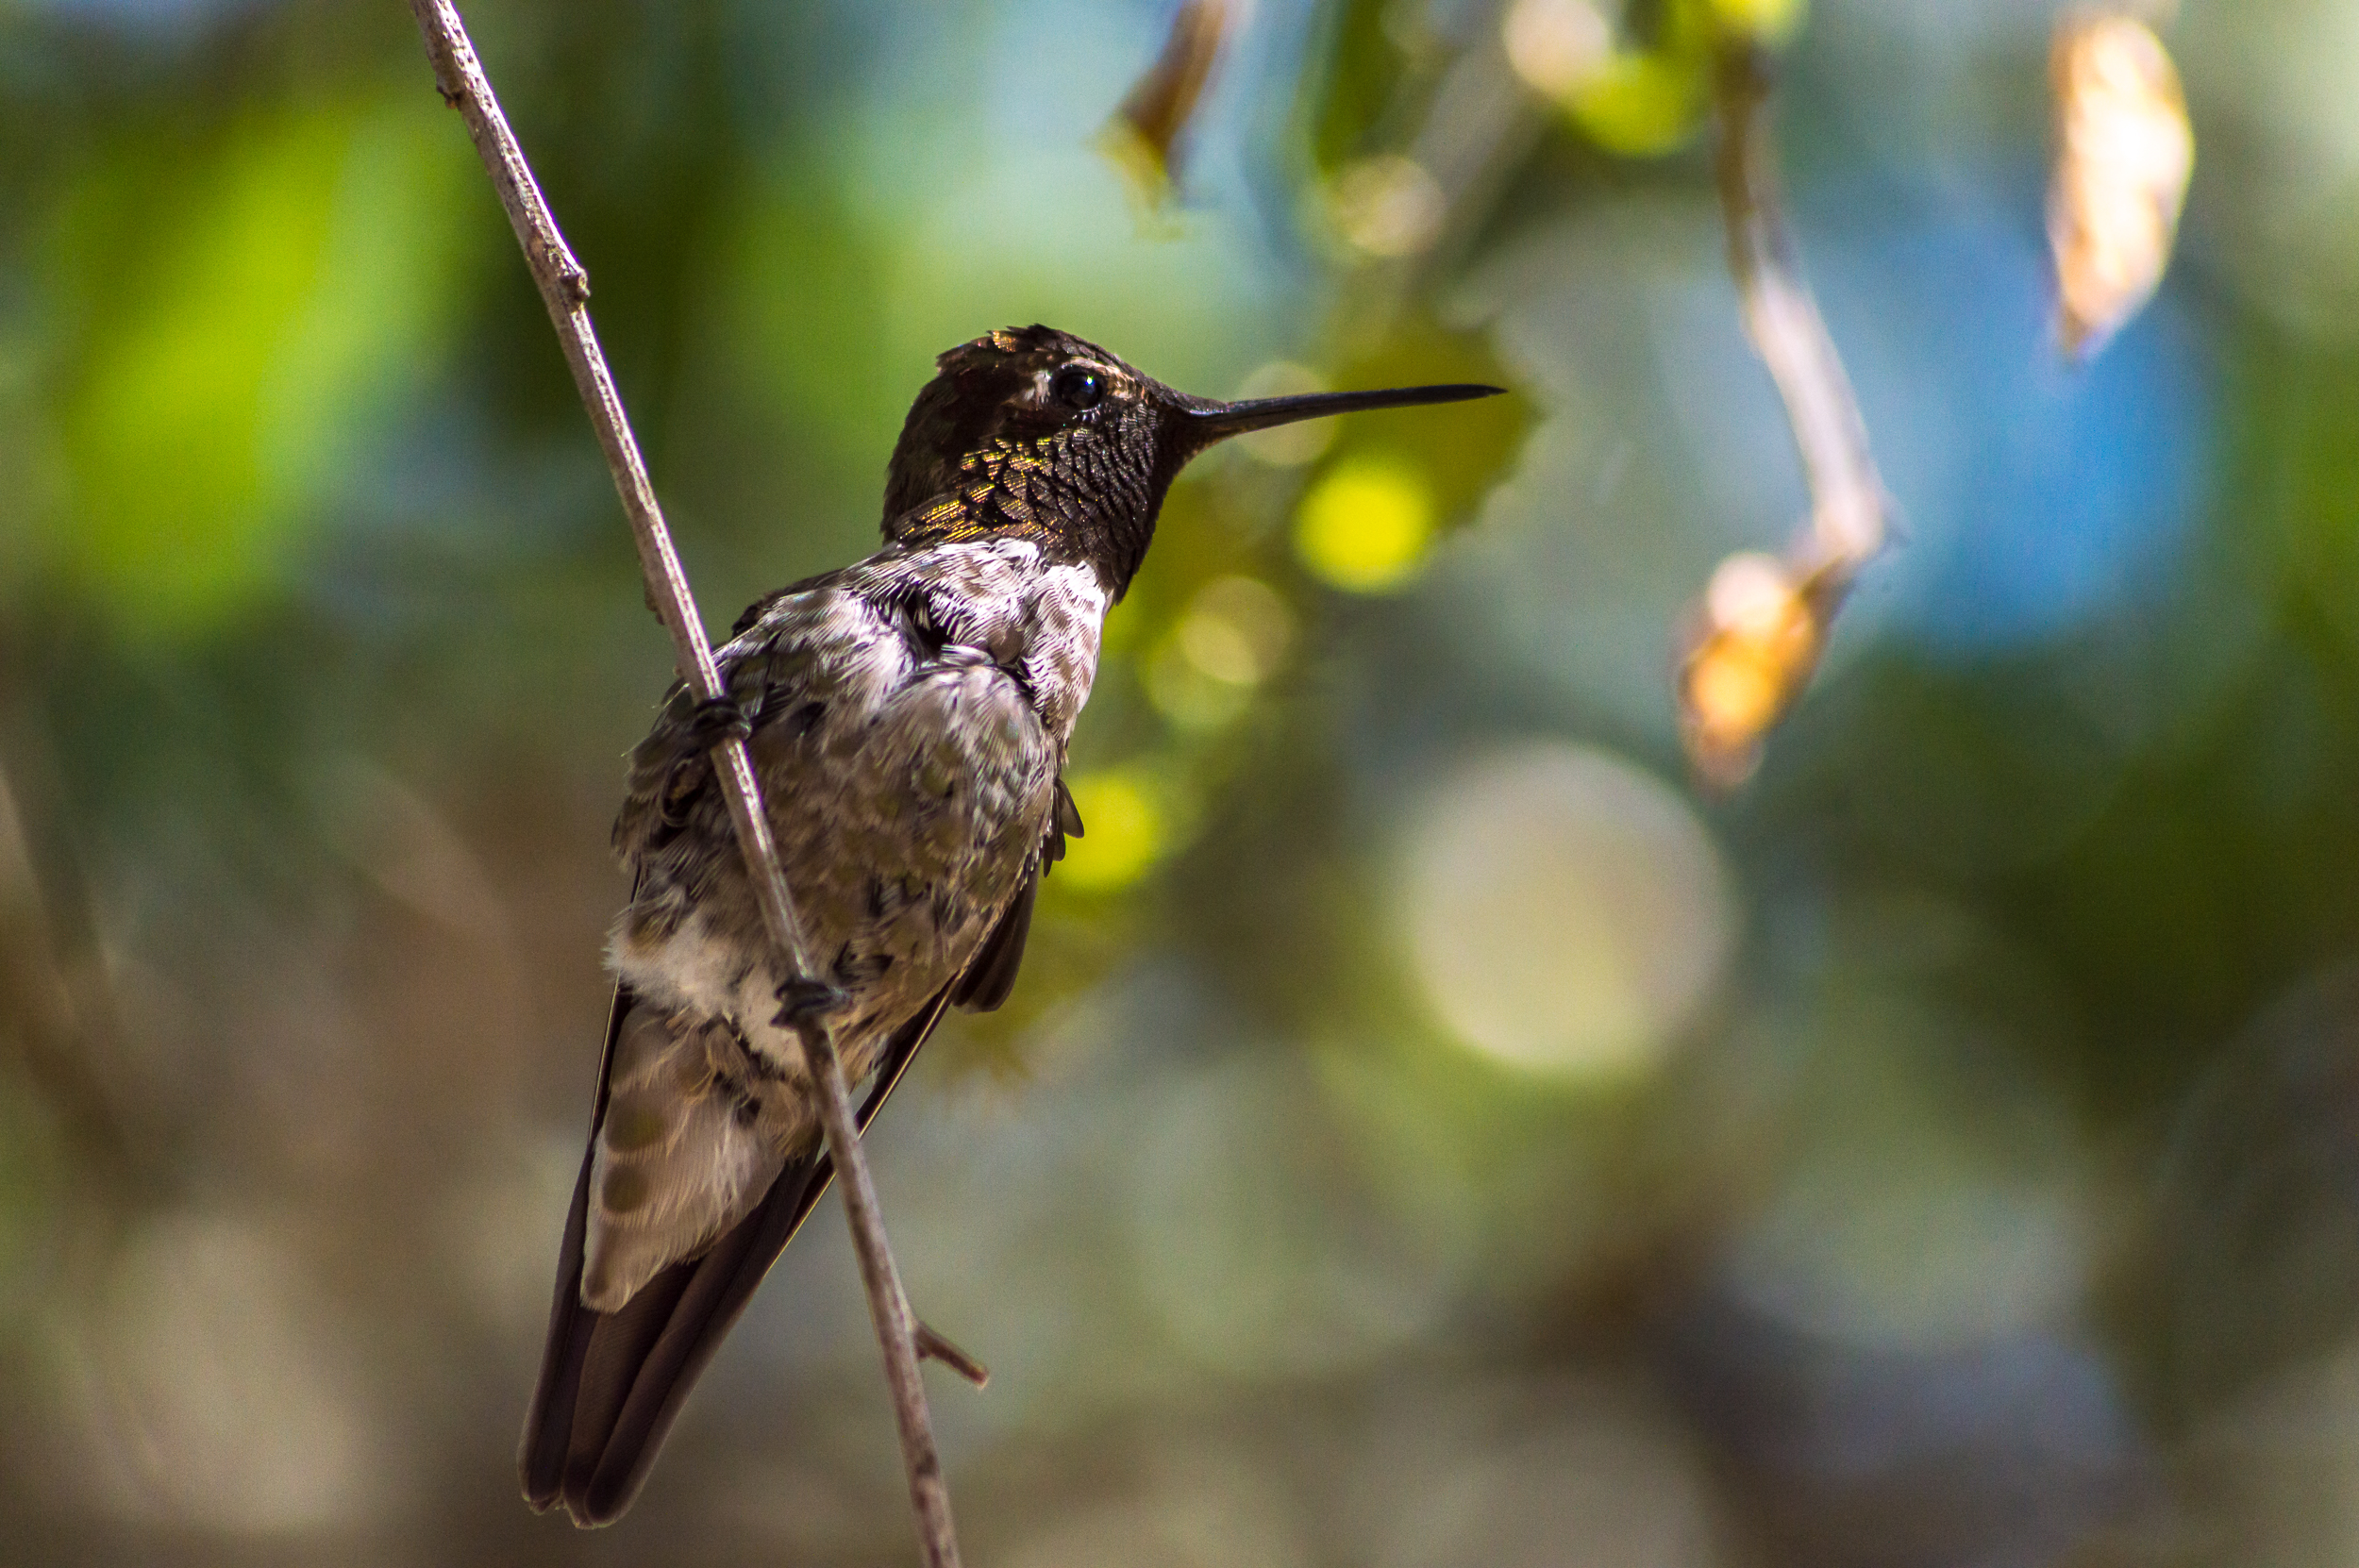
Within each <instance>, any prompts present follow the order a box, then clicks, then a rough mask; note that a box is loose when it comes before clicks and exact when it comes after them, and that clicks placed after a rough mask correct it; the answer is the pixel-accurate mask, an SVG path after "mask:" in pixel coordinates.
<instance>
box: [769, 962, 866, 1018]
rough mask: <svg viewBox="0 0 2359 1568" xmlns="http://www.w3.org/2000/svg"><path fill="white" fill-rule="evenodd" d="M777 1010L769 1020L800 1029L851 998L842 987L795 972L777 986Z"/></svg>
mask: <svg viewBox="0 0 2359 1568" xmlns="http://www.w3.org/2000/svg"><path fill="white" fill-rule="evenodd" d="M850 1000H851V998H850V997H849V996H847V995H845V993H844V991H843V989H842V988H841V987H838V986H831V985H829V984H828V982H827V981H825V980H814V979H812V978H811V976H808V975H797V976H795V977H794V978H793V979H791V980H787V981H785V982H783V983H781V984H780V985H779V987H778V1003H779V1006H778V1016H777V1017H775V1018H773V1019H771V1020H770V1022H771V1023H772V1024H773V1025H775V1026H778V1028H781V1029H800V1028H801V1027H802V1026H804V1025H806V1024H809V1023H811V1022H812V1021H813V1020H814V1019H817V1018H821V1017H824V1016H826V1015H827V1014H828V1013H830V1012H833V1011H834V1010H835V1009H838V1008H840V1007H842V1006H843V1005H844V1004H845V1002H848V1001H850Z"/></svg>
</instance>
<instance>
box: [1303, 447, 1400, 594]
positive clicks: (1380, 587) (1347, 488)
mask: <svg viewBox="0 0 2359 1568" xmlns="http://www.w3.org/2000/svg"><path fill="white" fill-rule="evenodd" d="M1433 521H1434V519H1433V492H1432V488H1431V487H1430V485H1429V484H1428V483H1427V482H1426V477H1425V475H1423V474H1422V473H1420V472H1419V471H1418V470H1417V469H1415V468H1414V467H1413V466H1411V465H1410V464H1408V463H1406V462H1403V461H1402V460H1400V459H1397V458H1390V457H1377V456H1370V457H1359V458H1351V459H1346V460H1345V461H1343V462H1340V463H1338V464H1336V465H1335V467H1334V468H1332V469H1331V470H1330V471H1329V472H1328V474H1327V475H1326V476H1325V477H1323V478H1321V479H1320V480H1319V482H1318V483H1317V484H1316V485H1314V486H1313V487H1312V490H1311V493H1310V494H1308V495H1306V496H1304V497H1303V498H1302V510H1301V513H1300V515H1299V517H1298V518H1297V521H1296V525H1295V549H1296V550H1297V553H1299V554H1300V555H1301V557H1302V564H1303V565H1305V566H1307V567H1309V568H1310V569H1311V572H1312V574H1313V575H1315V576H1317V577H1318V578H1319V579H1320V580H1321V581H1323V582H1327V583H1330V584H1331V585H1333V586H1334V587H1337V588H1341V589H1346V590H1348V591H1349V592H1354V593H1380V592H1384V591H1385V590H1387V589H1391V588H1397V587H1399V586H1400V585H1401V584H1402V583H1404V582H1406V581H1408V580H1409V578H1410V576H1411V575H1414V573H1415V571H1416V570H1417V567H1418V566H1419V565H1420V564H1421V563H1422V562H1423V561H1424V559H1425V554H1426V548H1427V546H1428V545H1429V544H1430V542H1432V538H1433Z"/></svg>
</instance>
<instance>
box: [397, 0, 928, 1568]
mask: <svg viewBox="0 0 2359 1568" xmlns="http://www.w3.org/2000/svg"><path fill="white" fill-rule="evenodd" d="M410 9H411V11H413V12H414V13H416V16H417V19H418V26H419V29H420V30H421V31H422V32H424V33H425V35H426V44H427V55H428V56H429V57H430V58H432V60H433V62H434V75H435V79H436V84H437V85H438V87H439V88H440V89H441V91H442V94H443V101H444V102H446V103H448V104H449V105H450V106H451V107H452V108H456V109H457V110H459V112H460V114H461V115H463V116H464V117H465V119H466V122H467V132H468V134H469V135H470V136H471V137H473V138H474V140H475V144H476V151H477V152H478V153H479V154H481V155H482V158H483V166H484V168H485V169H487V170H488V171H490V173H491V175H492V184H493V186H494V189H495V190H496V191H497V192H499V199H500V205H501V206H502V207H503V208H505V209H507V211H508V221H509V224H510V226H512V227H513V228H514V229H515V231H516V242H517V243H518V244H519V245H521V246H523V247H524V253H525V260H526V263H527V265H529V266H530V267H531V269H532V278H533V281H534V282H535V283H537V284H538V285H539V286H540V289H541V298H542V302H543V303H544V304H545V305H546V306H547V307H548V310H549V320H550V321H551V322H552V323H553V324H554V325H556V327H557V337H558V342H560V345H562V347H563V348H564V351H565V362H566V364H567V365H569V366H571V367H572V369H573V373H574V384H575V386H576V387H577V389H578V390H579V391H580V392H581V400H582V403H583V405H584V407H586V408H587V409H588V410H589V413H590V424H591V427H592V428H593V429H594V430H595V431H596V432H597V436H598V445H599V446H600V447H601V448H602V449H604V451H605V453H606V461H607V467H608V468H609V469H611V471H612V473H613V475H614V489H615V491H616V492H617V493H618V494H620V495H621V497H622V501H623V510H624V511H625V513H626V514H627V515H628V516H629V518H630V527H631V534H632V536H633V537H634V538H635V539H636V540H637V542H638V545H639V565H640V570H641V571H642V572H643V573H644V575H645V577H646V582H647V598H648V602H649V603H650V604H651V605H652V606H653V607H654V609H655V612H656V614H657V615H658V616H659V617H660V618H661V620H662V622H663V626H664V629H665V630H667V631H669V632H670V633H671V634H672V642H673V643H674V645H675V646H676V647H677V648H678V656H679V676H680V679H681V681H682V682H684V683H685V684H686V685H687V686H688V687H689V689H690V690H691V691H693V692H695V694H696V696H697V697H698V698H699V699H700V700H710V699H711V698H715V697H719V696H722V695H724V694H725V693H724V691H723V688H722V685H721V678H720V674H719V671H718V669H717V668H716V667H715V666H714V664H713V660H712V649H711V644H710V643H708V642H707V641H706V639H705V630H704V619H703V617H702V615H701V614H700V613H699V612H698V611H697V609H696V601H695V597H694V594H693V593H691V592H690V591H689V587H688V576H687V574H686V573H685V572H684V571H682V570H681V567H680V561H679V556H678V552H676V551H675V550H674V549H673V548H672V537H671V533H670V530H669V529H667V528H666V527H665V526H664V524H663V511H662V509H661V507H660V506H659V505H658V504H657V502H656V498H655V488H654V486H653V485H651V484H650V483H649V482H648V479H647V465H646V462H645V460H644V459H643V458H642V457H641V456H640V452H639V443H638V441H637V440H636V438H634V437H633V436H632V435H631V431H630V421H629V418H628V416H627V415H626V414H625V413H624V411H623V400H622V397H621V395H620V394H619V393H618V392H616V391H615V388H614V375H613V373H612V372H611V370H609V369H608V368H607V363H606V356H605V355H604V354H603V353H602V352H601V351H600V350H599V348H598V339H597V334H596V333H595V332H594V330H593V329H592V327H591V325H590V311H589V300H590V276H589V274H588V273H586V272H584V271H583V270H582V266H581V263H580V262H579V261H577V260H576V259H574V255H573V252H572V251H570V250H568V249H567V248H566V245H565V241H564V239H563V238H562V237H561V236H560V234H559V233H558V229H557V221H556V219H555V218H553V217H552V216H551V215H550V213H549V207H548V203H547V202H546V201H545V200H544V199H543V197H542V195H541V190H540V187H539V186H538V185H537V184H535V183H534V180H533V177H532V170H531V168H530V166H529V165H527V163H526V162H525V155H524V149H523V148H522V147H521V146H519V145H518V144H517V142H516V137H515V133H514V132H513V131H511V130H510V129H509V126H508V119H507V116H506V115H504V114H502V113H501V112H500V107H499V100H498V99H497V98H496V97H495V96H494V94H493V92H492V83H491V79H490V78H489V77H488V76H486V75H484V71H483V63H482V61H481V60H480V59H478V58H477V56H476V52H475V45H474V43H473V42H470V41H469V40H468V38H467V32H466V27H465V25H463V24H462V23H461V22H460V18H459V12H458V9H457V8H455V7H454V6H453V5H451V3H450V0H410ZM712 759H713V763H714V772H715V773H716V774H717V775H718V776H719V778H720V782H721V790H722V793H723V795H724V797H725V798H726V799H727V800H728V809H729V820H730V821H731V822H732V823H733V824H734V825H735V826H736V828H737V842H738V846H739V848H740V849H741V850H742V851H743V852H744V854H745V869H746V872H747V875H748V876H749V877H750V879H751V881H752V883H753V890H754V895H755V899H756V901H757V903H759V905H760V906H761V918H762V924H763V926H765V927H766V928H767V930H768V931H769V934H770V941H771V942H772V944H773V945H774V946H775V947H776V948H777V949H778V954H779V956H780V957H781V958H782V959H785V963H786V968H787V970H788V972H789V973H790V974H793V975H796V976H810V975H815V974H816V973H818V971H817V970H816V969H815V968H814V967H813V966H812V964H811V952H810V948H809V946H808V945H807V943H806V942H805V941H804V937H803V931H802V926H801V923H800V922H799V921H798V920H797V919H796V917H795V903H794V899H793V897H792V896H791V895H790V894H789V893H788V892H787V887H786V877H785V875H784V873H783V872H781V871H780V869H779V866H778V846H777V845H776V844H775V843H774V842H772V839H771V836H770V819H769V817H768V815H767V814H766V813H765V812H764V811H763V809H762V805H761V785H760V784H759V783H758V782H757V781H756V779H755V777H754V770H753V762H752V759H750V758H749V757H748V755H747V754H746V750H745V742H743V741H739V740H734V739H731V740H726V741H724V742H722V743H721V744H719V745H716V746H714V747H713V748H712ZM800 1033H801V1036H802V1043H803V1053H804V1056H805V1057H806V1058H807V1059H808V1060H809V1063H810V1066H811V1080H812V1083H813V1084H814V1086H815V1087H816V1088H817V1090H818V1093H819V1109H820V1121H821V1123H822V1125H823V1126H825V1128H826V1130H827V1139H828V1154H829V1155H831V1156H832V1157H833V1158H834V1160H835V1168H836V1170H837V1172H838V1173H839V1174H840V1175H841V1176H842V1177H843V1179H844V1209H845V1218H846V1220H847V1221H848V1222H849V1224H850V1226H851V1229H852V1245H853V1249H854V1250H855V1251H856V1252H857V1253H858V1254H859V1256H860V1266H861V1278H862V1282H863V1283H864V1284H865V1285H866V1286H867V1289H868V1307H869V1313H870V1316H871V1317H872V1318H873V1319H874V1321H875V1324H876V1329H877V1338H878V1343H879V1344H880V1345H881V1346H882V1349H883V1352H884V1364H885V1377H886V1381H887V1382H888V1383H890V1384H891V1386H892V1391H893V1409H894V1415H895V1419H896V1421H897V1422H898V1424H899V1426H900V1432H901V1459H902V1462H903V1465H904V1467H905V1468H906V1469H907V1470H908V1472H909V1481H910V1504H911V1507H912V1510H914V1511H915V1513H916V1515H917V1529H918V1540H919V1543H920V1544H921V1545H922V1546H923V1547H924V1548H925V1553H926V1560H927V1562H928V1564H929V1568H957V1564H958V1561H959V1547H958V1539H957V1536H956V1535H955V1533H954V1532H953V1530H952V1527H951V1523H950V1493H949V1490H948V1488H947V1487H946V1486H945V1484H944V1482H943V1477H942V1460H941V1457H940V1455H939V1454H938V1453H937V1451H936V1449H935V1445H934V1436H933V1426H932V1422H931V1420H930V1418H929V1415H928V1412H927V1408H926V1390H925V1385H924V1384H923V1383H922V1382H921V1381H920V1380H919V1377H918V1370H917V1352H916V1348H915V1344H914V1341H913V1328H912V1318H911V1314H910V1308H909V1301H908V1298H907V1297H906V1296H904V1295H903V1294H902V1292H901V1283H900V1276H899V1273H898V1271H896V1270H895V1267H894V1263H893V1250H892V1247H891V1245H890V1244H889V1243H887V1242H886V1240H885V1233H884V1223H883V1219H882V1217H881V1215H880V1214H879V1213H878V1205H877V1189H876V1184H875V1183H874V1182H873V1181H871V1180H870V1178H869V1175H868V1162H867V1159H866V1158H865V1157H864V1156H863V1155H862V1151H861V1143H860V1133H859V1130H858V1128H857V1127H856V1126H854V1125H853V1122H852V1107H851V1097H850V1093H849V1090H848V1089H847V1087H846V1085H845V1079H844V1064H843V1061H842V1059H840V1058H839V1057H838V1056H837V1054H836V1049H835V1043H834V1042H833V1041H832V1040H830V1039H829V1038H828V1031H827V1028H826V1026H824V1025H820V1024H817V1023H815V1022H814V1023H809V1024H806V1025H804V1026H802V1027H801V1029H800Z"/></svg>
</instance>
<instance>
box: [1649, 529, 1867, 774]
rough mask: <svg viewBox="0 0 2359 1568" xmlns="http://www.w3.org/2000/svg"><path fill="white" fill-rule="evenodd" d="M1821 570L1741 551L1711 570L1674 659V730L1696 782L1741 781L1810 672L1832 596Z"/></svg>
mask: <svg viewBox="0 0 2359 1568" xmlns="http://www.w3.org/2000/svg"><path fill="white" fill-rule="evenodd" d="M1831 588H1832V579H1831V577H1830V576H1829V575H1828V574H1827V573H1826V572H1824V571H1819V572H1812V571H1805V570H1799V569H1797V568H1796V567H1795V566H1793V565H1791V564H1789V563H1788V562H1785V561H1782V560H1780V559H1777V558H1776V557H1775V556H1767V555H1763V554H1761V553H1760V552H1758V551H1753V550H1746V551H1741V552H1739V553H1738V554H1736V555H1732V556H1731V557H1729V558H1728V559H1726V560H1723V561H1722V562H1721V563H1720V564H1719V567H1718V568H1717V569H1716V570H1715V571H1714V573H1713V574H1712V581H1711V583H1710V584H1709V585H1708V586H1707V587H1706V588H1705V589H1704V597H1703V603H1702V604H1701V606H1699V607H1698V610H1697V612H1696V622H1695V627H1694V630H1693V631H1692V632H1691V633H1690V635H1689V638H1688V645H1687V651H1686V654H1685V656H1684V657H1683V658H1682V659H1681V661H1680V670H1679V701H1680V732H1681V738H1682V739H1683V740H1684V741H1685V742H1686V745H1687V755H1688V757H1689V759H1691V760H1692V761H1693V762H1694V763H1695V766H1696V771H1697V773H1698V776H1701V777H1702V779H1703V780H1704V781H1705V782H1706V783H1708V784H1711V785H1713V786H1714V787H1715V788H1718V789H1732V788H1734V787H1735V786H1736V785H1738V784H1741V783H1743V782H1744V781H1745V778H1746V776H1748V775H1749V774H1750V773H1751V772H1752V771H1753V764H1754V763H1755V762H1756V761H1758V760H1759V759H1760V756H1761V742H1762V738H1763V737H1764V736H1765V735H1766V734H1768V732H1769V729H1770V726H1773V725H1775V724H1776V723H1777V722H1778V720H1779V719H1781V718H1782V717H1783V716H1784V714H1785V710H1786V709H1788V708H1790V707H1791V706H1793V703H1794V699H1795V698H1796V697H1797V696H1798V695H1799V694H1800V692H1801V690H1802V688H1803V687H1804V686H1805V685H1807V684H1808V683H1809V681H1810V676H1811V672H1812V671H1813V670H1815V669H1816V668H1817V667H1818V655H1819V653H1820V651H1821V650H1822V649H1823V648H1824V647H1825V646H1826V638H1827V626H1828V622H1829V620H1830V612H1831V611H1832V608H1833V605H1832V600H1833V598H1834V597H1835V596H1836V595H1835V594H1834V593H1833V592H1831Z"/></svg>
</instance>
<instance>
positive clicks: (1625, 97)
mask: <svg viewBox="0 0 2359 1568" xmlns="http://www.w3.org/2000/svg"><path fill="white" fill-rule="evenodd" d="M1708 69H1709V60H1708V58H1706V57H1704V56H1702V55H1694V56H1689V55H1684V54H1681V55H1670V54H1657V53H1646V54H1638V53H1627V54H1618V55H1615V56H1614V58H1612V59H1610V60H1608V61H1607V62H1606V63H1605V64H1604V65H1603V66H1602V67H1601V68H1600V69H1599V70H1598V73H1597V74H1596V75H1593V76H1591V77H1590V78H1589V80H1588V81H1587V82H1586V83H1584V84H1583V85H1582V86H1581V87H1580V88H1578V89H1576V90H1575V91H1574V92H1573V95H1572V97H1571V99H1570V106H1571V108H1572V114H1573V118H1574V119H1575V120H1576V121H1578V122H1579V123H1580V125H1581V129H1582V130H1584V131H1586V132H1588V134H1589V137H1590V140H1592V141H1594V142H1597V143H1598V145H1599V146H1601V147H1603V148H1604V149H1605V150H1606V151H1608V152H1612V153H1621V154H1623V155H1625V156H1626V157H1631V158H1648V157H1653V156H1655V155H1657V154H1661V153H1667V152H1671V151H1673V150H1674V149H1676V148H1678V147H1680V146H1681V145H1682V144H1683V143H1685V142H1686V141H1687V139H1688V138H1689V137H1690V136H1692V135H1694V134H1695V132H1696V129H1697V127H1698V126H1699V125H1702V124H1703V113H1704V105H1705V97H1706V94H1705V83H1704V73H1705V72H1706V71H1707V70H1708Z"/></svg>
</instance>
